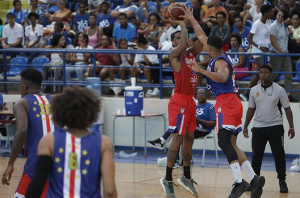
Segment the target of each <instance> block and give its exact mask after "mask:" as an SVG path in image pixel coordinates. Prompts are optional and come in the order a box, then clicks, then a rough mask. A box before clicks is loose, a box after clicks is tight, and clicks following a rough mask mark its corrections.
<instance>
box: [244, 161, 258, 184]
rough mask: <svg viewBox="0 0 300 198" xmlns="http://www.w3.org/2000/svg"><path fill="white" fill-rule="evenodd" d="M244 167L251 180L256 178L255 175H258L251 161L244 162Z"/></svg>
mask: <svg viewBox="0 0 300 198" xmlns="http://www.w3.org/2000/svg"><path fill="white" fill-rule="evenodd" d="M242 169H244V170H245V171H246V173H247V175H248V177H249V179H250V181H251V180H252V179H253V178H254V176H255V175H256V174H255V172H254V170H253V168H252V166H251V164H250V162H249V161H248V160H246V161H244V162H243V164H242Z"/></svg>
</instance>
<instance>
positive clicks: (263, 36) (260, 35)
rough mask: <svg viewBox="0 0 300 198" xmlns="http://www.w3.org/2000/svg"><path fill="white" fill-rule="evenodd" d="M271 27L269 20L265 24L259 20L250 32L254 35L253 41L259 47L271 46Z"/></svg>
mask: <svg viewBox="0 0 300 198" xmlns="http://www.w3.org/2000/svg"><path fill="white" fill-rule="evenodd" d="M270 25H271V21H270V20H267V22H266V23H265V24H264V23H262V22H261V20H257V21H256V22H255V23H254V24H253V25H252V28H251V30H250V33H252V34H253V41H254V42H255V43H256V44H257V45H262V44H269V43H270Z"/></svg>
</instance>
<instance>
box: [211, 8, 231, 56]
mask: <svg viewBox="0 0 300 198" xmlns="http://www.w3.org/2000/svg"><path fill="white" fill-rule="evenodd" d="M226 17H227V15H226V14H225V12H222V11H220V12H217V13H216V18H217V25H215V26H213V27H212V29H211V31H210V34H209V36H218V37H220V38H221V39H222V42H223V47H224V45H225V44H227V46H228V44H229V35H230V33H231V29H230V27H229V26H228V25H227V24H225V21H226ZM224 51H227V50H224Z"/></svg>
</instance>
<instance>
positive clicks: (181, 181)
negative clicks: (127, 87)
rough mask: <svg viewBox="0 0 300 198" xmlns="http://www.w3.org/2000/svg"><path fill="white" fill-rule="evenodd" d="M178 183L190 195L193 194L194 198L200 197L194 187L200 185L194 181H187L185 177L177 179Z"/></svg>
mask: <svg viewBox="0 0 300 198" xmlns="http://www.w3.org/2000/svg"><path fill="white" fill-rule="evenodd" d="M177 182H178V183H179V185H180V186H182V187H183V188H184V189H186V190H187V191H188V192H189V193H191V194H192V195H193V196H194V197H198V193H197V191H196V189H195V187H194V184H196V185H198V184H197V183H196V182H195V181H194V180H193V179H187V178H185V176H182V177H181V178H179V179H177Z"/></svg>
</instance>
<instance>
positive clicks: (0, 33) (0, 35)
mask: <svg viewBox="0 0 300 198" xmlns="http://www.w3.org/2000/svg"><path fill="white" fill-rule="evenodd" d="M3 28H4V25H3V21H2V19H1V18H0V49H2V39H3V38H2V31H3Z"/></svg>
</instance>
